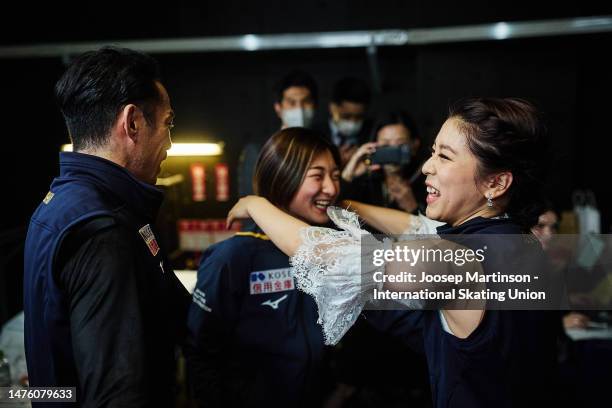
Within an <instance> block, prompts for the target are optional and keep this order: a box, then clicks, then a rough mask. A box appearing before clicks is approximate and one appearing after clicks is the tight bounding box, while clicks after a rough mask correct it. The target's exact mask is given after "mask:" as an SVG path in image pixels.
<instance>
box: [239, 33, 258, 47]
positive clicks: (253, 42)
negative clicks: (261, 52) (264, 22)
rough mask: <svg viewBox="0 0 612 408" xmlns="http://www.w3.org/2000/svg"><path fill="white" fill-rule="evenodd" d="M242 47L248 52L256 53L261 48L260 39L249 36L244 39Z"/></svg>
mask: <svg viewBox="0 0 612 408" xmlns="http://www.w3.org/2000/svg"><path fill="white" fill-rule="evenodd" d="M242 45H243V47H244V48H245V49H246V50H249V51H254V50H256V49H258V48H259V39H258V38H257V36H255V35H253V34H247V35H245V36H244V37H243V38H242Z"/></svg>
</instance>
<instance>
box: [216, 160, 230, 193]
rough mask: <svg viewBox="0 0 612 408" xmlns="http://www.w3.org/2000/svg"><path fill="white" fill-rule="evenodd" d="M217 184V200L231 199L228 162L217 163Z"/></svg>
mask: <svg viewBox="0 0 612 408" xmlns="http://www.w3.org/2000/svg"><path fill="white" fill-rule="evenodd" d="M215 185H216V186H217V197H216V198H217V201H227V200H229V170H228V168H227V164H225V163H217V164H216V165H215Z"/></svg>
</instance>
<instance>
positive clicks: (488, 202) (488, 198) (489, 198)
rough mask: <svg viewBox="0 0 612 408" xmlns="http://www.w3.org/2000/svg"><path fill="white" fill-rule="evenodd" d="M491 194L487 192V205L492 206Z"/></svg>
mask: <svg viewBox="0 0 612 408" xmlns="http://www.w3.org/2000/svg"><path fill="white" fill-rule="evenodd" d="M492 197H493V194H491V193H487V207H493V198H492Z"/></svg>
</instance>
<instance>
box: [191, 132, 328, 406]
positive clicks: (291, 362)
mask: <svg viewBox="0 0 612 408" xmlns="http://www.w3.org/2000/svg"><path fill="white" fill-rule="evenodd" d="M339 163H340V158H339V156H338V152H337V150H336V148H335V146H333V145H332V144H330V143H329V142H328V141H327V140H326V139H324V138H323V137H321V136H319V135H318V134H317V133H316V132H314V131H312V130H308V129H304V128H296V127H292V128H287V129H283V130H281V131H279V132H278V133H276V134H275V135H273V136H272V137H271V138H270V139H268V141H267V142H266V144H265V145H264V146H263V148H262V151H261V154H260V155H259V158H258V160H257V165H256V167H255V177H254V189H255V191H256V192H257V194H259V195H261V196H263V197H266V198H267V199H268V200H270V202H273V203H274V204H275V205H278V206H279V207H280V208H283V210H284V211H286V212H287V213H288V214H291V215H292V216H294V217H297V218H299V219H301V220H304V222H308V223H310V224H314V225H323V224H326V223H328V222H329V218H328V215H327V213H326V210H327V207H328V206H330V205H332V204H334V203H335V201H336V198H337V196H338V193H339V191H340V190H339V180H340V170H339ZM188 331H189V335H188V343H189V346H188V348H189V349H190V350H191V352H189V353H188V367H189V370H190V374H191V380H192V383H193V391H194V395H195V398H196V401H197V403H198V406H206V407H216V406H219V407H229V406H241V407H251V406H253V407H263V406H266V407H299V406H307V407H310V406H317V405H318V404H319V402H320V398H321V397H322V393H323V377H324V376H323V372H324V365H323V361H324V341H323V334H322V332H321V330H320V328H319V327H318V325H317V313H316V305H315V303H314V301H313V300H312V298H310V297H309V296H307V295H305V294H304V293H302V292H300V291H298V290H297V289H296V286H295V283H294V280H293V277H292V275H291V268H290V265H289V258H288V257H287V256H286V255H285V254H283V253H282V252H281V251H280V250H279V249H278V248H277V247H276V246H275V245H274V244H273V243H272V241H270V239H269V238H268V237H266V236H265V234H263V232H262V231H261V230H260V229H259V228H257V227H256V226H255V227H254V228H249V229H248V230H247V231H243V232H240V233H237V234H236V235H235V236H234V237H233V238H230V239H228V240H225V241H223V242H221V243H218V244H216V245H214V246H212V247H210V248H208V249H207V250H206V251H205V252H204V254H203V256H202V260H201V263H200V267H199V270H198V280H197V285H196V288H195V292H194V295H193V303H192V305H191V307H190V311H189V317H188Z"/></svg>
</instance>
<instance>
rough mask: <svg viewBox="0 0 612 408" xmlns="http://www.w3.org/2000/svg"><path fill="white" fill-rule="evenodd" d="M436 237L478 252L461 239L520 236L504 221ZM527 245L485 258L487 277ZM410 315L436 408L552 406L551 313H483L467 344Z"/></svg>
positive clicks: (445, 230)
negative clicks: (416, 328)
mask: <svg viewBox="0 0 612 408" xmlns="http://www.w3.org/2000/svg"><path fill="white" fill-rule="evenodd" d="M438 233H439V234H440V235H441V236H443V237H446V239H450V240H453V241H457V240H459V241H461V242H462V243H464V244H467V246H471V245H472V244H475V245H476V247H474V248H473V249H476V248H477V247H481V246H482V245H478V244H477V242H474V241H470V240H469V238H460V237H461V235H465V234H482V235H485V234H520V233H522V231H521V229H520V228H519V227H518V226H517V225H516V224H514V223H513V222H512V221H511V220H508V219H485V218H480V217H477V218H474V219H472V220H469V221H467V222H465V223H464V224H462V225H460V226H458V227H450V226H447V225H444V226H441V227H438ZM453 234H458V235H453ZM466 239H467V240H466ZM491 239H492V240H495V239H500V238H499V237H492V238H491ZM504 242H508V243H513V244H516V243H518V242H519V241H518V240H510V239H508V240H507V241H504ZM525 245H527V244H525ZM525 245H507V246H506V247H505V248H504V250H503V251H495V253H494V254H488V255H487V258H486V259H490V261H485V262H484V268H485V271H486V270H487V269H488V268H490V267H491V265H495V264H497V265H504V264H506V265H507V264H509V263H510V262H512V261H513V260H516V259H520V257H521V255H522V254H523V253H524V251H526V250H532V249H530V248H529V247H527V246H525ZM537 249H538V250H539V249H540V248H539V245H538V248H537ZM489 255H492V257H490V256H489ZM489 262H491V263H489ZM414 313H417V314H421V315H422V320H421V322H420V323H419V325H420V326H421V327H422V330H423V341H424V346H425V355H426V358H427V364H428V369H429V376H430V381H431V390H432V394H433V400H434V406H435V407H437V408H442V407H444V408H446V407H458V408H459V407H544V406H554V403H553V402H552V401H553V400H554V392H555V391H554V389H553V386H554V382H555V373H556V334H557V327H558V316H557V314H555V313H554V312H547V311H510V310H504V311H499V310H487V311H485V314H484V318H483V320H482V322H480V324H479V325H478V327H477V328H476V330H475V331H474V332H472V333H471V334H470V335H469V336H468V337H467V338H465V339H460V338H458V337H455V336H453V335H452V334H449V333H447V332H446V331H444V329H443V328H442V324H441V320H440V314H439V312H437V311H420V312H414Z"/></svg>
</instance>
